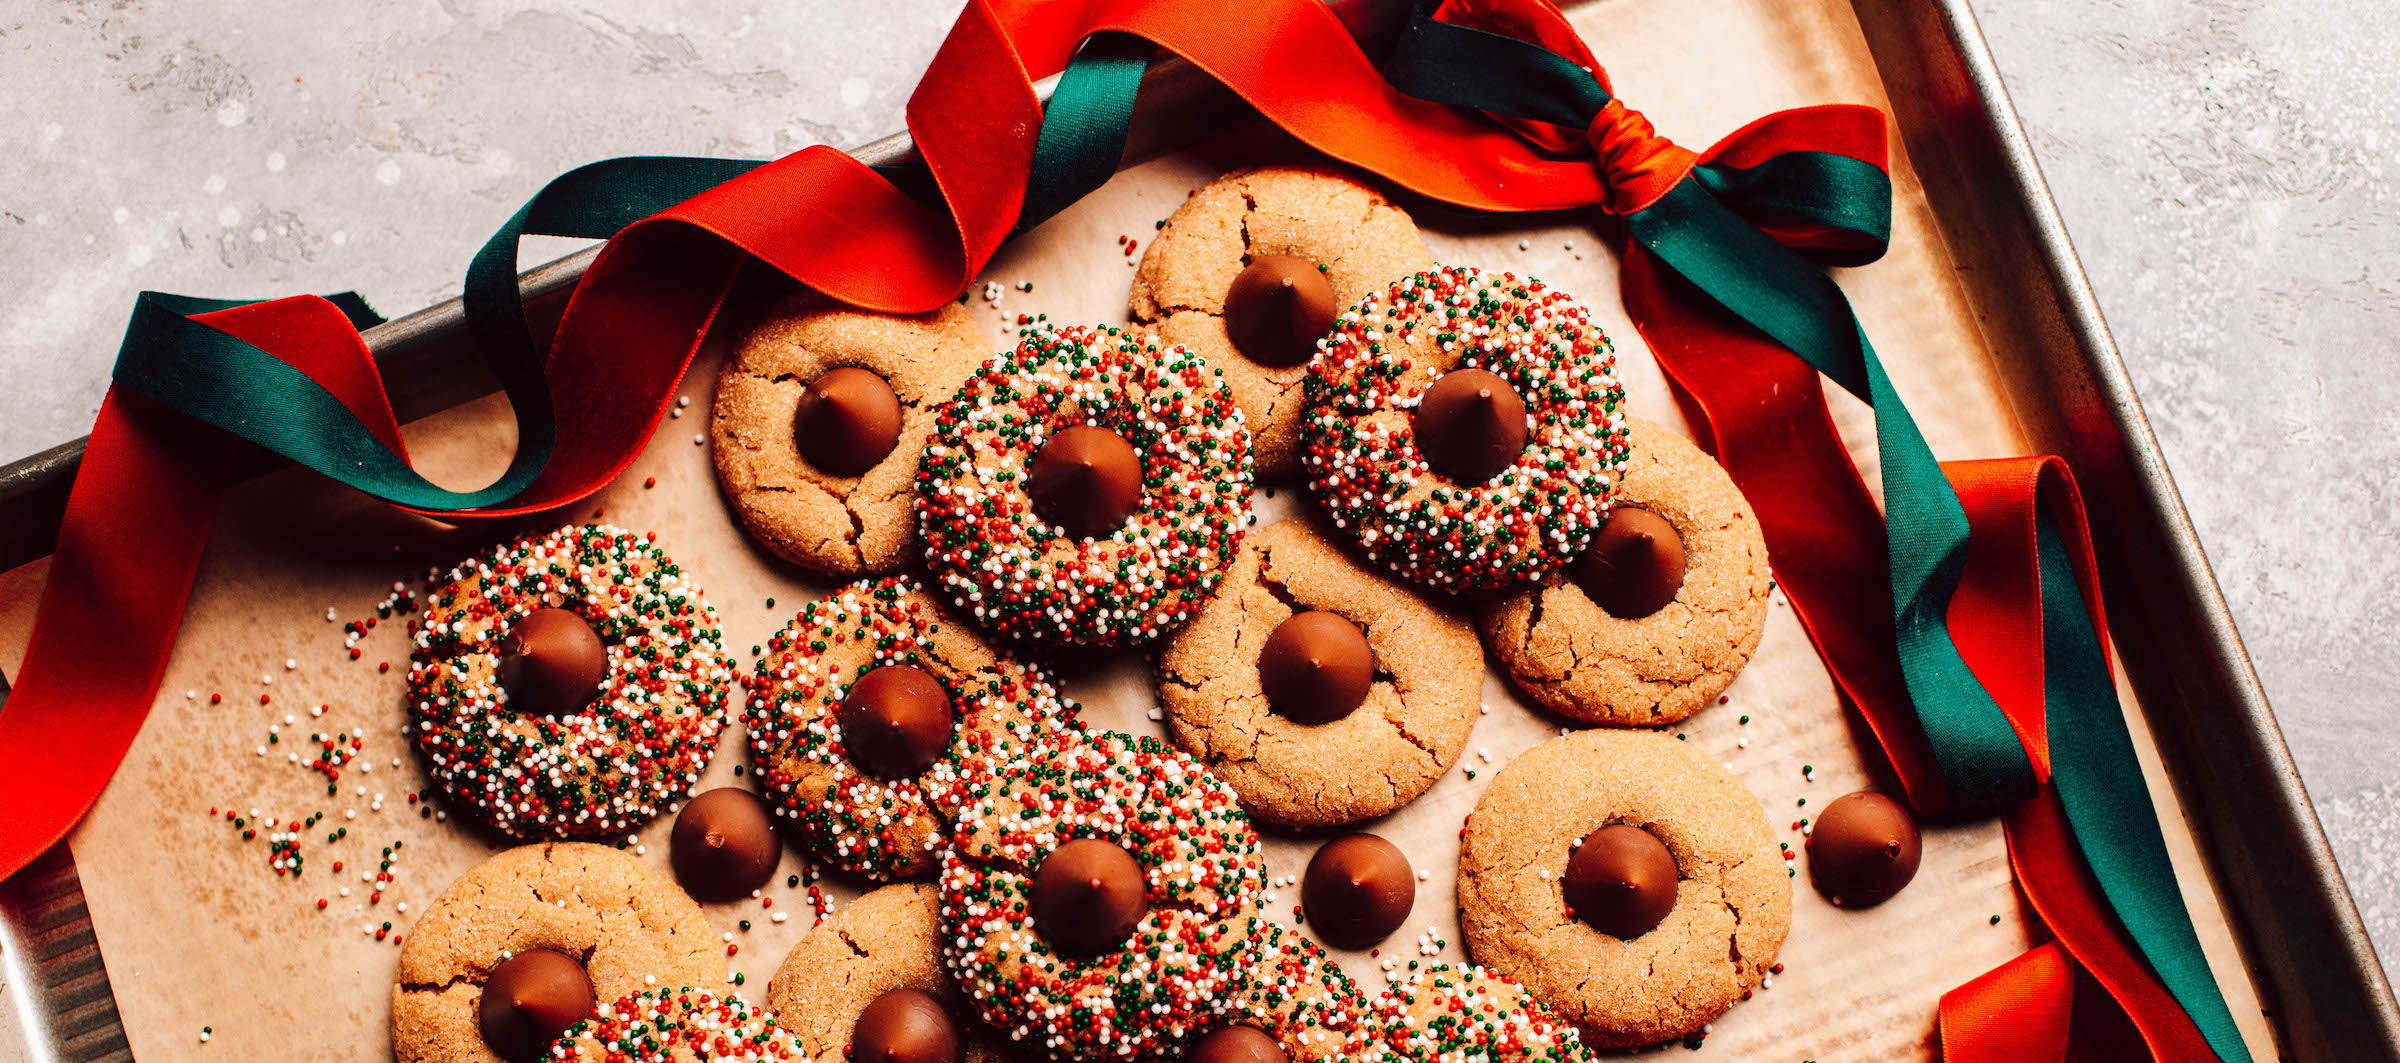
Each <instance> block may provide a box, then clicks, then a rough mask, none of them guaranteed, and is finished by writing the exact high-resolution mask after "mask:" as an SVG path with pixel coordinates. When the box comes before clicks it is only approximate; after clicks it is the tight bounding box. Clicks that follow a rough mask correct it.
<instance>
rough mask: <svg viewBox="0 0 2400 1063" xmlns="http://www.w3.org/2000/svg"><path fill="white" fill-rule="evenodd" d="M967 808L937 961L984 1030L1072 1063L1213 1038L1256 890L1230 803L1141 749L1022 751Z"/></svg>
mask: <svg viewBox="0 0 2400 1063" xmlns="http://www.w3.org/2000/svg"><path fill="white" fill-rule="evenodd" d="M974 789H975V794H974V796H973V797H972V798H971V799H970V800H969V801H968V802H966V804H965V805H964V806H963V807H962V808H961V809H960V811H959V816H958V828H957V830H956V831H955V832H954V833H953V835H952V839H951V844H950V847H949V850H948V851H947V853H946V855H945V856H944V858H943V863H942V876H941V887H942V932H943V935H944V956H945V958H946V960H947V961H948V963H949V966H950V970H951V972H952V973H953V974H954V975H955V976H956V977H957V978H958V981H959V984H960V985H961V986H962V987H964V988H965V989H966V991H967V996H968V998H969V999H970V1000H972V1001H974V1004H975V1007H976V1008H977V1009H978V1010H979V1011H980V1012H981V1014H982V1016H983V1018H984V1019H985V1021H987V1022H990V1023H991V1024H992V1025H994V1026H995V1027H998V1028H1000V1029H1001V1030H1003V1031H1005V1032H1007V1033H1008V1035H1009V1036H1010V1037H1011V1038H1013V1039H1015V1040H1017V1041H1019V1042H1021V1043H1024V1044H1027V1045H1029V1046H1031V1047H1034V1048H1038V1049H1040V1050H1042V1051H1045V1052H1048V1053H1050V1054H1051V1055H1054V1056H1058V1057H1060V1058H1065V1059H1075V1060H1118V1059H1148V1058H1152V1057H1155V1056H1157V1055H1159V1054H1160V1053H1161V1052H1163V1051H1165V1050H1167V1049H1169V1048H1171V1047H1173V1046H1177V1045H1180V1044H1182V1043H1184V1042H1185V1041H1186V1040H1187V1039H1188V1038H1192V1037H1195V1036H1198V1035H1199V1034H1202V1033H1205V1032H1206V1031H1208V1030H1210V1029H1213V1028H1215V1027H1216V1026H1218V1025H1221V1024H1222V1021H1223V1018H1224V1016H1225V1014H1226V1009H1227V1008H1228V1007H1229V1004H1230V1000H1231V998H1232V996H1233V995H1235V994H1236V993H1238V992H1239V991H1240V989H1241V987H1242V977H1243V970H1242V966H1241V964H1240V963H1239V956H1238V954H1239V951H1240V950H1241V948H1242V946H1243V945H1244V943H1245V941H1246V939H1247V938H1248V936H1249V933H1250V927H1251V924H1252V922H1253V921H1254V917H1255V910H1256V905H1257V904H1258V903H1259V901H1260V895H1261V893H1262V891H1263V890H1264V887H1265V878H1266V873H1265V870H1264V864H1263V863H1262V861H1261V859H1260V857H1259V851H1258V833H1257V832H1256V831H1255V830H1253V829H1251V826H1250V821H1249V819H1248V818H1246V817H1245V816H1243V815H1242V811H1241V807H1240V805H1239V804H1238V803H1237V802H1236V800H1235V798H1234V795H1233V791H1231V790H1230V789H1227V788H1226V787H1225V785H1224V784H1223V783H1220V782H1218V781H1217V780H1216V778H1215V777H1214V776H1212V775H1210V774H1209V773H1208V769H1206V768H1204V767H1202V766H1201V765H1200V764H1199V762H1197V761H1195V760H1192V759H1191V758H1189V757H1187V756H1184V755H1183V754H1182V753H1180V752H1177V751H1176V750H1175V749H1173V748H1172V747H1169V746H1167V745H1165V744H1164V743H1161V742H1158V741H1156V740H1154V739H1150V738H1133V737H1129V736H1126V735H1121V734H1110V733H1103V734H1095V735H1092V736H1089V737H1088V738H1086V739H1084V740H1066V741H1056V742H1051V743H1046V744H1040V745H1035V746H1032V747H1027V748H1025V749H1023V750H1022V751H1021V755H1020V756H1019V757H1017V758H1016V759H1013V760H1011V761H1009V762H1008V763H1006V764H1003V765H1002V766H1001V767H1000V769H999V771H998V772H997V773H996V774H995V775H994V776H993V777H992V778H991V780H990V781H989V782H987V783H984V784H982V785H980V786H977V787H975V788H974Z"/></svg>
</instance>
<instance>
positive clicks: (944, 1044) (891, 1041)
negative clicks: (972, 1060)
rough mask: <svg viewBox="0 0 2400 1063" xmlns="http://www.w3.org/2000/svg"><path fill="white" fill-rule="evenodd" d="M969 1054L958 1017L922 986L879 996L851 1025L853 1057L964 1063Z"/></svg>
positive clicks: (854, 1060)
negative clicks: (953, 1016)
mask: <svg viewBox="0 0 2400 1063" xmlns="http://www.w3.org/2000/svg"><path fill="white" fill-rule="evenodd" d="M965 1055H966V1047H965V1036H964V1035H963V1034H961V1033H960V1031H959V1028H958V1020H957V1019H955V1018H952V1017H951V1015H950V1009H948V1008H945V1007H943V1006H942V1002H941V1001H940V1000H938V999H935V997H934V995H933V994H931V993H928V992H926V991H924V990H922V989H894V990H890V991H888V992H886V993H884V994H883V995H882V996H879V997H876V998H875V1000H874V1001H873V1002H872V1003H870V1004H868V1005H867V1010H865V1011H862V1012H859V1013H858V1022H857V1023H855V1024H853V1025H852V1026H851V1027H850V1063H959V1060H960V1059H962V1058H964V1056H965Z"/></svg>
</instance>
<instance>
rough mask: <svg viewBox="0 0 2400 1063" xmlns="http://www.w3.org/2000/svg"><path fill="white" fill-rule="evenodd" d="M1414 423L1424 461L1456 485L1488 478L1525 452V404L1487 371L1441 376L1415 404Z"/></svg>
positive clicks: (1418, 447)
mask: <svg viewBox="0 0 2400 1063" xmlns="http://www.w3.org/2000/svg"><path fill="white" fill-rule="evenodd" d="M1414 424H1415V426H1416V434H1417V449H1418V450H1420V451H1422V452H1424V454H1425V463H1426V464H1427V465H1431V466H1433V471H1435V472H1438V473H1440V474H1442V475H1443V476H1446V477H1449V478H1450V479H1451V480H1454V481H1456V482H1458V483H1462V484H1467V485H1470V486H1471V485H1474V484H1479V483H1482V482H1484V481H1485V480H1489V479H1491V478H1492V477H1494V476H1497V475H1499V474H1500V470H1502V469H1505V468H1508V467H1509V466H1510V465H1514V464H1516V461H1517V455H1519V454H1522V453H1524V452H1525V400H1524V399H1522V398H1519V397H1518V396H1517V389H1515V388H1512V387H1510V386H1508V381H1507V380H1504V379H1502V378H1501V376H1500V374H1498V373H1494V372H1491V371H1489V370H1485V369H1473V368H1468V369H1453V370H1451V371H1449V372H1447V373H1444V374H1442V378H1441V379H1440V380H1436V381H1434V382H1433V386H1432V387H1429V388H1426V389H1425V397H1424V398H1423V399H1422V400H1420V401H1419V402H1418V403H1417V416H1416V420H1415V422H1414Z"/></svg>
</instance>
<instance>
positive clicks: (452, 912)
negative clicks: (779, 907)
mask: <svg viewBox="0 0 2400 1063" xmlns="http://www.w3.org/2000/svg"><path fill="white" fill-rule="evenodd" d="M533 949H548V950H553V951H555V952H558V953H561V954H563V955H564V956H566V957H568V958H569V959H570V960H572V961H575V962H577V963H580V965H581V966H582V968H583V970H584V972H585V974H586V976H587V977H588V978H589V979H590V992H592V993H594V994H595V998H596V999H597V1000H599V1001H610V1000H616V999H617V998H619V997H622V996H625V995H626V994H629V993H638V992H641V991H643V990H645V989H650V988H654V987H662V986H665V987H681V986H693V987H701V988H721V987H722V986H724V984H725V944H724V942H723V941H721V940H719V939H718V937H717V934H716V932H715V930H713V929H712V928H711V927H710V926H709V925H708V920H707V919H706V918H704V917H702V916H701V914H700V906H699V905H697V904H694V903H693V902H692V899H691V898H690V897H687V896H685V895H684V892H683V890H681V889H679V888H677V887H676V885H675V883H674V882H673V881H672V880H670V879H668V878H667V876H666V875H665V874H663V873H661V872H659V871H658V870H657V869H656V868H653V867H651V866H650V865H649V864H647V863H644V862H642V861H641V860H639V859H637V858H635V857H633V856H630V855H627V854H625V853H622V852H619V851H617V850H615V849H611V848H609V847H607V846H602V845H592V844H588V843H583V842H552V843H547V844H542V845H527V846H521V847H518V848H515V849H509V850H506V851H503V852H501V853H500V854H499V855H497V856H494V857H492V858H491V859H489V860H486V861H484V862H483V863H481V864H478V865H476V866H475V868H474V869H472V870H470V871H468V872H467V873H466V874H465V875H463V876H460V878H459V880H458V881H457V882H455V883H452V884H451V886H450V888H449V889H447V890H444V891H442V895H441V897H440V898H439V899H437V900H435V901H434V902H433V907H431V908H428V909H426V910H425V914H424V916H423V918H420V919H418V920H417V924H416V926H414V927H412V928H410V929H409V934H408V942H407V943H406V944H405V945H403V946H402V947H401V949H400V971H399V975H398V978H397V980H396V983H395V984H394V985H393V987H392V1055H393V1056H394V1057H395V1058H396V1059H397V1060H398V1061H399V1063H492V1061H495V1060H498V1059H499V1058H500V1057H499V1056H498V1055H496V1054H494V1053H493V1051H492V1049H491V1048H490V1047H489V1046H487V1045H486V1044H485V1043H484V1039H483V1035H482V1033H481V1025H480V1019H479V1012H480V1009H481V1005H482V1003H483V991H484V983H485V981H486V979H488V978H489V977H490V976H491V974H492V971H493V970H494V969H495V968H497V967H498V966H499V965H500V964H501V962H502V961H503V960H505V959H507V958H509V957H510V956H513V955H515V954H518V953H523V952H526V951H528V950H533Z"/></svg>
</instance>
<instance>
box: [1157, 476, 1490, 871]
mask: <svg viewBox="0 0 2400 1063" xmlns="http://www.w3.org/2000/svg"><path fill="white" fill-rule="evenodd" d="M1311 609H1316V610H1324V611H1326V612H1330V613H1333V614H1335V615H1338V616H1340V617H1342V618H1343V619H1345V620H1348V621H1350V622H1351V623H1353V624H1356V625H1358V627H1359V628H1360V629H1361V630H1363V631H1364V632H1365V633H1366V636H1367V644H1368V647H1369V648H1370V649H1372V650H1373V651H1374V655H1375V665H1376V667H1375V680H1374V684H1373V686H1372V687H1371V688H1370V689H1369V691H1368V694H1367V699H1366V702H1365V703H1364V704H1362V705H1360V706H1359V707H1358V708H1357V709H1356V710H1355V711H1353V712H1351V713H1350V714H1348V715H1346V716H1343V717H1342V718H1341V719H1338V720H1334V721H1332V722H1330V723H1322V724H1309V723H1302V722H1300V721H1297V720H1293V719H1290V718H1288V717H1285V716H1282V715H1279V714H1277V713H1274V712H1270V711H1269V710H1268V707H1267V697H1266V694H1265V693H1264V692H1263V691H1262V690H1261V687H1260V680H1259V669H1258V660H1259V653H1260V650H1261V648H1262V647H1263V646H1264V644H1265V643H1266V641H1267V638H1268V636H1269V635H1270V634H1272V633H1273V632H1274V630H1275V628H1276V625H1278V624H1281V623H1282V622H1283V621H1284V620H1286V619H1289V618H1290V617H1291V616H1292V615H1293V614H1295V613H1298V612H1301V611H1303V610H1311ZM1158 674H1159V697H1160V700H1161V701H1162V702H1164V703H1165V706H1166V710H1167V733H1168V734H1169V735H1170V736H1172V737H1173V738H1174V740H1175V744H1176V745H1178V746H1181V747H1183V749H1184V750H1185V751H1187V752H1189V753H1191V754H1192V755H1194V756H1196V757H1199V758H1200V760H1201V762H1202V763H1205V764H1207V765H1208V766H1209V769H1210V770H1211V771H1214V772H1215V773H1216V774H1217V776H1218V777H1219V778H1221V779H1224V780H1225V782H1226V784H1227V785H1230V786H1232V787H1233V789H1234V791H1235V792H1236V793H1239V794H1240V795H1241V797H1242V803H1243V805H1244V806H1245V807H1247V808H1248V809H1249V810H1250V812H1251V814H1252V815H1255V816H1257V817H1259V818H1260V819H1263V820H1267V821H1270V822H1274V823H1279V824H1284V825H1286V826H1294V827H1329V826H1336V825H1339V824H1344V823H1354V822H1357V821H1359V820H1363V819H1371V818H1373V817H1376V816H1380V815H1383V814H1385V813H1387V812H1391V811H1393V810H1395V809H1397V808H1400V807H1401V806H1403V805H1406V804H1407V803H1408V802H1410V801H1412V800H1415V799H1416V797H1417V795H1418V794H1421V793H1424V792H1425V790H1426V788H1427V787H1430V786H1432V785H1433V784H1434V783H1435V782H1436V781H1438V780H1440V778H1441V777H1442V773H1443V772H1446V771H1448V770H1450V767H1451V765H1453V764H1455V763H1456V762H1457V760H1458V756H1459V752H1460V751H1461V750H1463V749H1464V748H1465V747H1466V744H1467V736H1468V734H1469V733H1470V732H1471V731H1473V730H1474V727H1475V717H1476V712H1477V709H1478V708H1479V707H1480V706H1481V705H1482V690H1483V647H1482V645H1481V644H1480V643H1478V642H1477V641H1476V639H1475V631H1474V628H1473V627H1472V626H1471V625H1469V624H1468V623H1467V621H1466V620H1464V619H1462V618H1459V617H1456V616H1452V615H1450V614H1448V613H1445V612H1442V611H1441V610H1439V609H1436V608H1434V607H1433V606H1432V605H1431V604H1429V603H1427V602H1426V601H1425V600H1424V599H1423V598H1420V597H1418V596H1417V595H1416V594H1415V593H1413V592H1411V591H1410V590H1409V589H1408V588H1406V587H1403V586H1401V585H1400V584H1398V583H1396V582H1393V581H1392V580H1391V579H1389V578H1388V577H1386V576H1384V575H1382V574H1381V573H1378V572H1374V571H1371V570H1369V569H1367V568H1366V567H1365V566H1363V565H1360V564H1359V563H1358V562H1357V561H1355V560H1352V559H1351V558H1350V556H1349V555H1347V554H1345V553H1343V552H1342V550H1341V549H1340V548H1339V547H1337V546H1335V545H1334V544H1333V543H1332V542H1331V541H1329V540H1328V539H1327V538H1326V537H1325V535H1324V534H1323V533H1322V532H1321V531H1319V530H1318V529H1317V527H1316V526H1315V525H1313V524H1312V523H1310V522H1309V520H1308V519H1307V518H1302V517H1294V518H1292V519H1289V520H1285V521H1281V522H1278V523H1276V524H1275V525H1273V526H1272V527H1269V528H1267V529H1265V530H1263V531H1258V532H1254V533H1252V534H1251V536H1250V539H1249V541H1247V542H1245V543H1244V544H1243V546H1242V552H1241V554H1240V556H1238V557H1237V558H1236V559H1235V560H1234V564H1233V568H1232V570H1231V571H1230V572H1229V573H1227V575H1226V578H1225V583H1224V585H1223V587H1222V588H1221V589H1220V590H1219V591H1218V593H1217V596H1216V597H1215V598H1214V599H1212V600H1211V601H1210V602H1209V604H1208V607H1207V608H1206V609H1203V610H1202V611H1201V613H1200V615H1199V616H1198V617H1196V618H1195V619H1194V620H1193V621H1192V622H1191V624H1190V625H1188V626H1187V627H1185V628H1184V630H1183V631H1181V632H1179V633H1177V634H1176V636H1175V639H1174V641H1173V642H1171V643H1170V644H1169V645H1168V646H1167V650H1166V653H1165V654H1164V655H1162V656H1161V657H1160V659H1159V664H1158Z"/></svg>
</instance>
